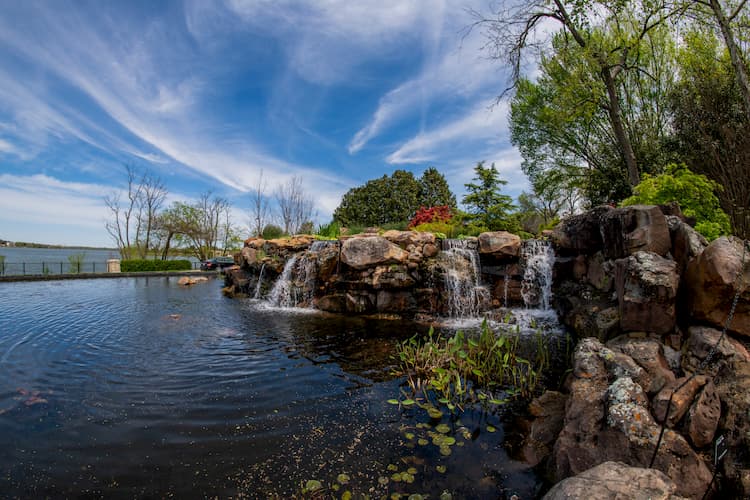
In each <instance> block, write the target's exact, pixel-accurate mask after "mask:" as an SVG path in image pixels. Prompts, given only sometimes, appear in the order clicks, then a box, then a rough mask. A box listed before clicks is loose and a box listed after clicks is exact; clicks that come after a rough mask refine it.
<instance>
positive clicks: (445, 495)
mask: <svg viewBox="0 0 750 500" xmlns="http://www.w3.org/2000/svg"><path fill="white" fill-rule="evenodd" d="M440 500H453V495H451V492H450V491H444V492H442V493H441V494H440Z"/></svg>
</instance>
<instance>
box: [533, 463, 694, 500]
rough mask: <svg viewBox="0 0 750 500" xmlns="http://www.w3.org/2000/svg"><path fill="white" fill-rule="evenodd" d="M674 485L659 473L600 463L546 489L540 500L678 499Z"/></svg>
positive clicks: (622, 465)
mask: <svg viewBox="0 0 750 500" xmlns="http://www.w3.org/2000/svg"><path fill="white" fill-rule="evenodd" d="M676 491H677V486H676V485H675V483H674V481H672V480H671V479H670V478H669V477H667V476H666V475H665V474H664V473H663V472H661V471H658V470H655V469H644V468H640V467H630V466H628V465H626V464H624V463H622V462H604V463H602V464H599V465H597V466H596V467H593V468H591V469H588V470H586V471H584V472H581V473H580V474H578V475H577V476H575V477H570V478H568V479H565V480H563V481H561V482H559V483H557V484H556V485H554V486H553V487H552V489H550V490H549V491H548V492H547V494H546V495H544V500H568V499H572V498H580V499H584V498H607V499H612V500H629V499H633V498H638V499H647V498H648V499H650V500H679V499H682V498H683V497H680V496H677V495H676V494H675V492H676Z"/></svg>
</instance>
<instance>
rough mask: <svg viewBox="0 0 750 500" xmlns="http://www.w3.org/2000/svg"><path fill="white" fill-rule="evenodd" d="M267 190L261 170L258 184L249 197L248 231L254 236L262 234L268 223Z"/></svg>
mask: <svg viewBox="0 0 750 500" xmlns="http://www.w3.org/2000/svg"><path fill="white" fill-rule="evenodd" d="M267 189H268V183H267V182H266V180H265V179H264V178H263V170H262V169H261V171H260V174H259V175H258V182H257V184H256V185H255V188H254V189H253V191H252V192H251V195H250V201H251V207H250V209H251V216H250V229H251V231H252V232H253V234H254V235H255V236H260V235H261V234H263V228H264V227H265V225H266V224H267V223H268V219H269V215H270V210H269V207H268V196H267V195H266V190H267Z"/></svg>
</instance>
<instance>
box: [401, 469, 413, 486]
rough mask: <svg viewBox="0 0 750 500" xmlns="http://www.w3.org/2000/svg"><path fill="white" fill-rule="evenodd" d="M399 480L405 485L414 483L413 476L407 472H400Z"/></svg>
mask: <svg viewBox="0 0 750 500" xmlns="http://www.w3.org/2000/svg"><path fill="white" fill-rule="evenodd" d="M401 480H402V481H404V482H405V483H408V484H411V483H413V482H414V476H413V475H411V474H409V473H408V472H402V473H401Z"/></svg>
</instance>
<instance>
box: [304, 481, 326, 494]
mask: <svg viewBox="0 0 750 500" xmlns="http://www.w3.org/2000/svg"><path fill="white" fill-rule="evenodd" d="M322 487H323V485H322V484H321V482H320V481H318V480H317V479H310V480H309V481H307V483H305V490H306V491H307V492H312V491H318V490H319V489H321V488H322Z"/></svg>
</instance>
